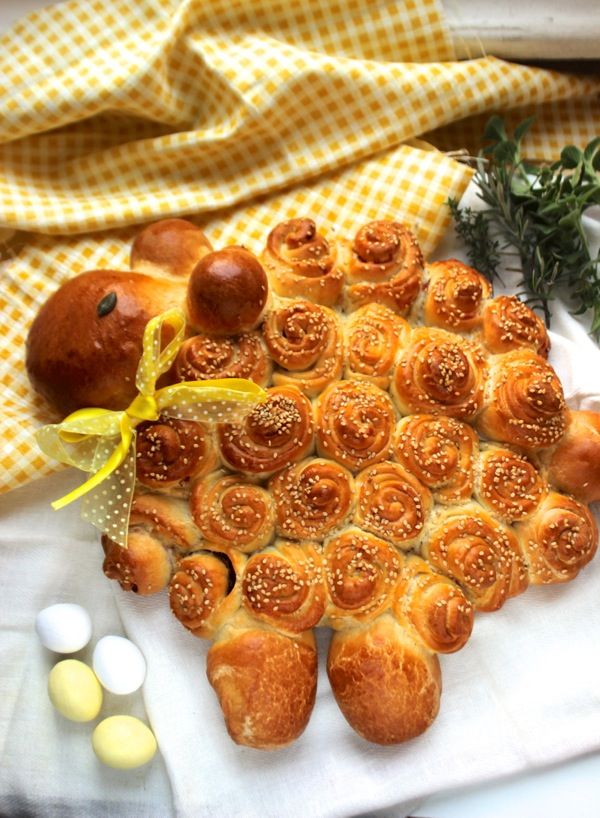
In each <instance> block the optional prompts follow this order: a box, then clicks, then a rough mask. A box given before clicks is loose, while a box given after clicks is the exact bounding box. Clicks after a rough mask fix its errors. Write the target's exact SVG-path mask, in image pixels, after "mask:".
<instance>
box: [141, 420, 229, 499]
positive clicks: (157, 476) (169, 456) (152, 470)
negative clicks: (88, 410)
mask: <svg viewBox="0 0 600 818" xmlns="http://www.w3.org/2000/svg"><path fill="white" fill-rule="evenodd" d="M218 457H219V454H218V449H217V446H216V443H215V441H214V436H213V435H212V433H211V432H210V430H209V429H208V428H207V427H206V426H204V425H203V424H202V423H195V422H194V421H191V420H176V419H175V418H169V417H163V418H160V419H159V420H157V421H145V422H144V423H140V425H139V426H137V427H136V430H135V469H136V477H137V479H138V480H139V481H140V483H142V484H143V485H144V486H148V487H149V488H153V489H169V488H173V487H175V486H177V487H183V486H184V485H187V484H188V483H189V481H190V480H191V479H193V478H197V477H201V476H202V475H204V474H207V473H208V472H209V471H212V470H213V469H214V468H216V466H217V463H218Z"/></svg>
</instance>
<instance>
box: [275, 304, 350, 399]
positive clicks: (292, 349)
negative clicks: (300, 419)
mask: <svg viewBox="0 0 600 818" xmlns="http://www.w3.org/2000/svg"><path fill="white" fill-rule="evenodd" d="M263 334H264V339H265V343H266V345H267V348H268V350H269V353H270V355H271V357H272V359H273V361H274V362H275V364H276V365H277V366H276V369H275V371H274V373H273V383H274V384H275V385H276V386H285V385H286V384H293V385H294V386H297V387H298V389H300V390H301V391H302V392H304V394H305V395H307V396H308V397H309V398H313V397H315V396H316V395H318V394H319V393H320V392H322V391H323V389H324V388H325V387H326V386H327V384H329V383H331V382H332V381H334V380H338V379H339V377H340V375H341V373H342V367H343V346H342V330H341V326H340V321H339V318H338V317H337V315H336V313H334V312H333V310H330V309H328V308H327V307H322V306H319V305H318V304H312V303H311V302H310V301H292V302H289V303H287V304H284V305H283V306H280V307H277V308H276V309H273V310H271V312H269V314H268V315H267V317H266V318H265V322H264V327H263Z"/></svg>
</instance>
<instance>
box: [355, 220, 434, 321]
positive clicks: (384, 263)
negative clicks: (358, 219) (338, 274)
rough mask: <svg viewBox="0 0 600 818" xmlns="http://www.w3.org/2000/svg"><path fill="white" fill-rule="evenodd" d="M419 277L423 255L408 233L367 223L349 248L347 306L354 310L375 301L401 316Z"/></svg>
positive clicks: (397, 227) (389, 223)
mask: <svg viewBox="0 0 600 818" xmlns="http://www.w3.org/2000/svg"><path fill="white" fill-rule="evenodd" d="M422 274H423V256H422V254H421V250H420V248H419V245H418V244H417V241H416V239H415V237H414V236H413V234H412V233H411V232H410V230H408V229H407V228H406V227H404V225H402V224H400V223H399V222H394V221H389V220H380V221H373V222H369V223H368V224H366V225H365V226H364V227H362V228H361V229H360V230H359V231H358V233H357V234H356V236H355V237H354V241H353V243H352V247H351V249H350V258H349V262H348V267H347V270H346V279H347V282H348V284H347V288H346V300H347V302H348V306H349V307H350V309H357V308H358V307H362V306H363V305H364V304H369V303H372V302H376V303H378V304H384V305H385V306H386V307H389V308H390V309H391V310H393V311H394V312H397V313H399V314H401V315H403V314H405V313H407V312H408V310H409V309H410V307H411V306H412V304H413V302H414V300H415V299H416V297H417V295H418V294H419V290H420V288H421V277H422Z"/></svg>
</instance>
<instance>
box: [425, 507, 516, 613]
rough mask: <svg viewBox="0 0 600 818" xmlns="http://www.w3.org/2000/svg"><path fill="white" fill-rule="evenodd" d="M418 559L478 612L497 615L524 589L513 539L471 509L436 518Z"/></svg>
mask: <svg viewBox="0 0 600 818" xmlns="http://www.w3.org/2000/svg"><path fill="white" fill-rule="evenodd" d="M423 557H424V558H425V559H427V560H428V561H429V562H430V563H431V565H432V566H433V567H434V568H435V569H437V570H438V571H440V572H441V573H442V574H446V575H447V576H449V577H450V578H451V579H453V580H454V581H455V582H456V583H458V585H460V586H461V588H462V589H463V590H464V591H465V593H466V595H467V596H468V598H469V599H470V600H471V602H472V603H473V605H474V606H475V608H476V609H477V610H480V611H496V610H498V609H499V608H501V607H502V605H503V604H504V603H505V602H506V600H507V599H508V598H509V597H511V596H516V595H517V594H519V593H521V592H522V591H524V590H525V588H526V587H527V585H528V575H527V568H526V564H525V561H524V559H523V555H522V553H521V549H520V547H519V543H518V541H517V538H516V537H515V535H514V534H513V533H512V531H511V530H510V529H509V528H507V527H505V526H503V525H502V524H501V523H499V522H498V521H497V520H495V519H494V518H493V517H492V516H491V515H490V514H488V513H487V512H486V511H484V510H483V509H482V508H480V506H478V505H476V504H475V503H469V504H467V505H464V506H462V507H460V508H455V509H447V510H446V511H444V512H442V514H441V515H440V516H439V518H438V519H437V520H436V522H435V525H433V526H432V527H431V530H430V531H429V532H428V533H427V536H425V537H424V539H423Z"/></svg>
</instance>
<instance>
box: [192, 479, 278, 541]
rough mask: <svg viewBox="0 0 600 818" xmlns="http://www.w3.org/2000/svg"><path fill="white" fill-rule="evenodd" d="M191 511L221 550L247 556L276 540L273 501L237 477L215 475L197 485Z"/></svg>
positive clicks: (254, 486)
mask: <svg viewBox="0 0 600 818" xmlns="http://www.w3.org/2000/svg"><path fill="white" fill-rule="evenodd" d="M190 508H191V511H192V516H193V518H194V520H195V522H196V525H197V526H198V528H199V529H200V531H201V532H202V535H203V536H204V537H205V538H206V540H207V541H208V542H209V543H210V544H211V546H214V547H216V548H217V549H219V550H221V549H225V550H229V549H231V548H236V549H237V550H238V551H241V552H243V553H245V554H247V553H250V552H252V551H256V550H257V549H259V548H263V546H265V545H268V543H270V542H271V540H272V539H273V534H274V529H275V509H274V503H273V498H272V497H271V496H270V494H269V493H268V492H267V491H266V490H265V489H264V488H262V487H261V486H257V485H255V484H254V483H251V482H250V481H249V480H245V479H244V478H243V477H240V476H238V475H231V474H224V473H223V472H216V473H215V474H212V475H210V476H209V477H206V478H205V479H204V480H199V481H197V482H196V483H194V485H193V486H192V493H191V497H190Z"/></svg>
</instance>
